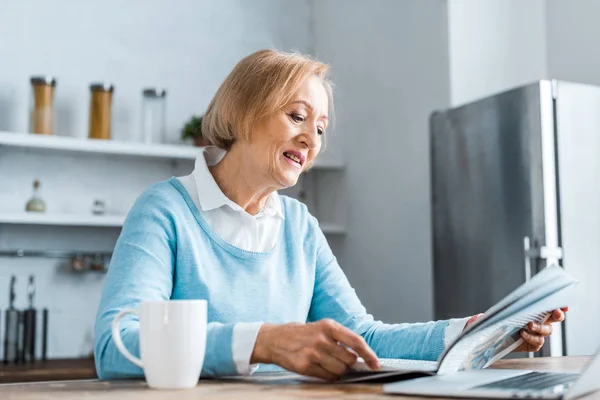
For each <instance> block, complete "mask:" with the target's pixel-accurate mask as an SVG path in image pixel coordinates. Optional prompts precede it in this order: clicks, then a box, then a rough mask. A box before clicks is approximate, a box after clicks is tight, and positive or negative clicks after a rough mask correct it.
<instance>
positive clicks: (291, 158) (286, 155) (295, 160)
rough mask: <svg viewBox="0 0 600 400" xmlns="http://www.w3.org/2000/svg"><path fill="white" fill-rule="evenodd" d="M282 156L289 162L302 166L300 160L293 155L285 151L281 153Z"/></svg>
mask: <svg viewBox="0 0 600 400" xmlns="http://www.w3.org/2000/svg"><path fill="white" fill-rule="evenodd" d="M283 155H284V156H285V157H287V158H289V159H290V160H292V161H294V162H296V163H298V165H302V163H301V162H300V159H299V158H298V157H297V156H295V155H293V154H289V153H286V152H285V151H284V152H283Z"/></svg>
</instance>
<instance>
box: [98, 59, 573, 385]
mask: <svg viewBox="0 0 600 400" xmlns="http://www.w3.org/2000/svg"><path fill="white" fill-rule="evenodd" d="M327 71H328V66H327V65H325V64H323V63H320V62H317V61H314V60H312V59H310V58H308V57H305V56H302V55H300V54H287V53H281V52H277V51H274V50H262V51H258V52H256V53H254V54H251V55H249V56H247V57H245V58H244V59H242V60H241V61H240V62H239V63H238V64H237V65H236V66H235V68H234V69H233V71H232V72H231V73H230V75H229V76H228V77H227V78H226V79H225V81H224V82H223V84H222V85H221V87H220V88H219V90H218V91H217V93H216V95H215V97H214V98H213V100H212V102H211V103H210V105H209V107H208V109H207V111H206V114H205V116H204V120H203V125H202V131H203V134H204V136H205V137H206V139H207V140H208V141H209V142H210V143H211V144H212V146H207V147H205V148H203V150H202V153H201V155H199V157H198V159H197V160H196V164H195V169H194V171H193V173H192V174H191V175H189V176H184V177H180V178H171V179H168V180H166V181H163V182H159V183H157V184H155V185H153V186H151V187H150V188H149V189H147V190H146V191H145V192H144V193H143V194H142V195H141V196H140V197H139V199H138V200H137V201H136V203H135V205H134V206H133V208H132V209H131V211H130V213H129V215H128V216H127V220H126V221H125V224H124V226H123V230H122V232H121V235H120V237H119V239H118V241H117V244H116V247H115V249H114V253H113V258H112V261H111V264H110V268H109V271H108V274H107V277H106V282H105V287H104V291H103V294H102V299H101V303H100V306H99V310H98V315H97V320H96V326H95V333H96V335H95V337H96V343H95V356H96V367H97V371H98V375H99V377H100V378H101V379H114V378H124V377H132V376H141V375H142V374H143V372H142V370H141V369H139V368H138V367H136V366H135V365H133V364H131V363H129V362H128V361H127V360H126V359H125V358H124V357H123V356H122V355H121V354H120V353H119V351H118V350H117V348H116V346H115V343H114V341H113V338H112V335H111V322H112V320H113V318H114V317H115V315H116V314H117V313H118V312H119V311H120V310H122V309H125V308H130V307H136V306H137V305H138V304H139V302H141V301H144V300H168V299H207V300H208V322H209V323H208V338H207V350H206V357H205V361H204V368H203V371H202V374H203V376H223V375H236V374H247V373H250V372H251V371H252V370H254V368H253V366H254V365H256V364H276V365H278V366H280V367H283V368H285V369H287V370H290V371H295V372H298V373H301V374H305V375H311V376H316V377H320V378H324V379H335V378H337V377H339V376H340V375H342V374H343V373H344V372H346V371H347V369H348V367H349V366H351V365H352V364H353V363H355V362H356V359H357V356H361V357H362V358H363V359H364V360H365V362H366V363H367V364H368V365H369V366H370V367H372V368H374V369H377V368H378V367H379V361H378V357H383V358H410V359H423V360H436V359H437V358H438V357H439V356H440V354H441V352H442V351H443V350H444V347H445V346H446V345H447V344H448V343H449V342H450V341H451V340H452V339H454V338H455V337H456V336H457V335H458V334H459V333H460V332H461V331H462V329H464V328H465V326H466V324H468V323H470V322H471V321H473V320H474V319H475V318H471V320H470V321H466V320H465V319H460V320H450V321H437V322H427V323H415V324H384V323H382V322H379V321H375V320H374V319H373V317H372V316H371V315H369V314H367V312H366V310H365V309H364V307H363V306H362V304H361V303H360V301H359V299H358V298H357V296H356V294H355V292H354V290H353V288H352V287H351V286H350V284H349V282H348V280H347V279H346V277H345V275H344V273H343V272H342V270H341V269H340V266H339V265H338V263H337V261H336V258H335V256H334V255H333V254H332V252H331V249H330V248H329V246H328V244H327V240H326V239H325V236H324V235H323V233H322V231H321V229H320V228H319V224H318V221H317V220H316V219H315V218H314V217H313V216H311V215H310V214H309V213H308V211H307V209H306V207H305V206H304V205H303V204H302V203H300V202H298V201H297V200H294V199H292V198H289V197H286V196H282V195H279V194H278V193H277V190H280V189H284V188H288V187H291V186H294V185H295V184H296V182H297V180H298V177H299V176H300V174H301V173H303V172H305V171H306V170H307V169H309V168H310V167H311V165H312V164H313V163H314V161H315V158H316V157H317V155H318V154H319V151H320V150H321V146H322V145H323V141H324V135H325V132H326V130H327V126H328V121H329V119H330V115H329V112H330V110H331V105H332V94H331V86H330V83H329V81H328V80H327V77H326V75H327ZM563 318H564V314H563V312H562V311H561V310H556V311H554V312H553V315H552V318H551V320H550V321H551V322H552V321H561V320H562V319H563ZM138 324H139V322H138V320H137V317H135V316H130V318H129V320H126V321H123V324H122V328H121V336H122V338H123V341H124V342H125V344H126V346H127V347H128V348H129V349H132V350H133V353H138V354H139V343H138V340H139V339H138V328H139V325H138ZM550 333H551V326H550V325H549V324H546V325H537V324H533V325H530V326H529V329H528V330H527V331H525V330H524V331H522V336H523V338H524V339H525V344H524V347H523V348H522V350H532V351H536V350H538V349H539V348H540V347H541V345H542V344H543V342H544V336H548V335H549V334H550ZM340 344H343V345H344V346H342V345H340Z"/></svg>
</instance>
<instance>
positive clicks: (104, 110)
mask: <svg viewBox="0 0 600 400" xmlns="http://www.w3.org/2000/svg"><path fill="white" fill-rule="evenodd" d="M90 92H91V99H90V132H89V137H90V139H110V121H111V107H112V95H113V92H114V86H113V85H112V84H110V83H93V84H91V85H90Z"/></svg>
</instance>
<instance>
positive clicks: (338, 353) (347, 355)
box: [325, 342, 358, 366]
mask: <svg viewBox="0 0 600 400" xmlns="http://www.w3.org/2000/svg"><path fill="white" fill-rule="evenodd" d="M325 351H327V353H329V354H330V355H331V356H332V357H335V358H337V359H338V360H340V361H341V362H343V363H344V364H346V365H347V366H351V365H353V364H354V363H355V362H356V360H357V358H358V356H357V355H356V353H355V352H353V351H351V350H349V349H347V348H346V347H344V346H340V345H339V344H337V343H335V342H332V344H331V346H328V347H327V349H326V350H325Z"/></svg>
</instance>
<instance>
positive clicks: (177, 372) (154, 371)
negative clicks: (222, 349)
mask: <svg viewBox="0 0 600 400" xmlns="http://www.w3.org/2000/svg"><path fill="white" fill-rule="evenodd" d="M206 308H207V305H206V300H170V301H143V302H142V303H141V304H140V308H139V310H134V309H126V310H123V311H121V312H120V313H119V314H117V316H116V317H115V319H114V320H113V323H112V337H113V340H114V342H115V345H116V346H117V349H119V351H120V352H121V354H123V356H125V358H127V359H128V360H129V361H131V362H132V363H134V364H135V365H137V366H139V367H140V368H142V369H143V370H144V375H145V376H146V382H147V383H148V386H149V387H151V388H154V389H185V388H192V387H194V386H196V384H197V383H198V379H200V372H201V371H202V364H203V362H204V353H205V350H206V334H207V332H206V325H207V315H206V312H207V311H206ZM126 314H135V315H137V316H138V317H139V320H140V328H139V335H140V338H139V340H140V357H141V359H139V358H137V357H134V356H133V355H132V354H131V353H130V352H129V351H128V350H127V349H126V348H125V346H124V345H123V341H122V340H121V335H120V333H119V322H120V320H121V318H123V317H124V316H125V315H126Z"/></svg>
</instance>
